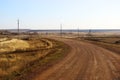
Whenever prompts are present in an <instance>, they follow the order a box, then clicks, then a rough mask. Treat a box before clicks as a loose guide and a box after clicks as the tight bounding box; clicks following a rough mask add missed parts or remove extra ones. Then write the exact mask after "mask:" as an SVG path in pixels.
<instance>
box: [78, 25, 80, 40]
mask: <svg viewBox="0 0 120 80" xmlns="http://www.w3.org/2000/svg"><path fill="white" fill-rule="evenodd" d="M79 36H80V34H79V27H78V38H79Z"/></svg>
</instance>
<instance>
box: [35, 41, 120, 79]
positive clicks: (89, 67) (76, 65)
mask: <svg viewBox="0 0 120 80" xmlns="http://www.w3.org/2000/svg"><path fill="white" fill-rule="evenodd" d="M57 40H59V41H62V42H64V43H66V44H68V45H69V46H71V52H70V53H68V55H67V56H66V57H65V58H64V59H63V60H61V61H60V62H59V63H57V64H55V65H54V66H52V67H51V68H49V69H47V70H45V71H43V73H41V74H38V75H36V77H35V78H34V79H33V80H120V55H117V54H115V53H114V52H111V51H109V50H106V49H104V48H101V47H98V46H96V45H93V44H90V43H85V42H81V41H76V40H70V39H57Z"/></svg>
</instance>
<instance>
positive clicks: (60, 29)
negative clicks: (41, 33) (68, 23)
mask: <svg viewBox="0 0 120 80" xmlns="http://www.w3.org/2000/svg"><path fill="white" fill-rule="evenodd" d="M60 35H61V38H62V24H60Z"/></svg>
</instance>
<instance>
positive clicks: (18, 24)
mask: <svg viewBox="0 0 120 80" xmlns="http://www.w3.org/2000/svg"><path fill="white" fill-rule="evenodd" d="M17 26H18V35H19V27H20V23H19V19H18V20H17Z"/></svg>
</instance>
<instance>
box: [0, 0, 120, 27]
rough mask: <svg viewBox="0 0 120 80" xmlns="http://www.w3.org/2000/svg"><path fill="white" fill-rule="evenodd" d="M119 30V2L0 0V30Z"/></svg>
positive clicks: (113, 0)
mask: <svg viewBox="0 0 120 80" xmlns="http://www.w3.org/2000/svg"><path fill="white" fill-rule="evenodd" d="M17 19H19V20H20V28H21V29H59V28H60V24H62V27H63V29H78V28H79V29H120V0H0V29H16V28H17Z"/></svg>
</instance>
